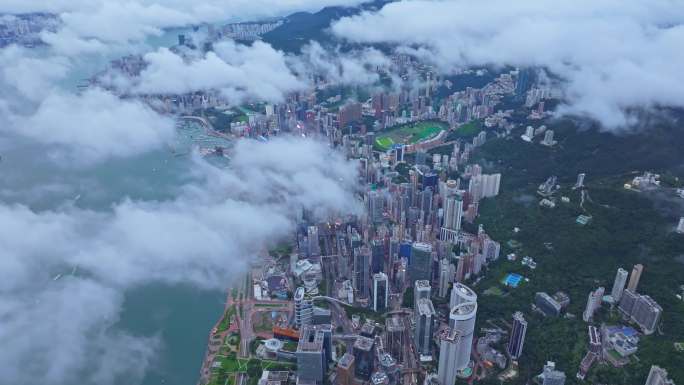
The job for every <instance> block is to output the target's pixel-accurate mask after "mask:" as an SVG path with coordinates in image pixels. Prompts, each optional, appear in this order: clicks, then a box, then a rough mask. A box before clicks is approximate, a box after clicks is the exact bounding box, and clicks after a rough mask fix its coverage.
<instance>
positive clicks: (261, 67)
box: [132, 41, 305, 102]
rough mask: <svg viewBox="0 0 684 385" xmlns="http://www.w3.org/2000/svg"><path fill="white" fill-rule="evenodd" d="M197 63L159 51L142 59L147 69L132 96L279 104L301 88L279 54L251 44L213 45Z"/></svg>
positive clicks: (135, 85) (260, 45)
mask: <svg viewBox="0 0 684 385" xmlns="http://www.w3.org/2000/svg"><path fill="white" fill-rule="evenodd" d="M214 51H215V52H208V53H206V54H205V55H204V56H203V57H200V58H199V59H189V60H184V59H183V58H182V57H180V56H179V55H176V54H175V53H173V52H171V51H169V50H168V49H166V48H161V49H159V50H157V51H155V52H150V53H148V54H146V55H145V56H144V59H145V61H146V62H147V63H148V67H147V68H146V69H145V70H143V71H142V73H141V74H140V77H139V78H136V79H133V83H134V85H133V86H132V90H133V92H136V93H145V94H179V93H186V92H193V91H201V90H207V89H214V90H220V91H221V92H222V93H223V95H224V96H226V97H228V98H229V99H230V100H231V101H233V102H239V101H241V100H242V99H244V98H247V97H249V98H255V99H261V100H268V101H281V100H282V99H283V95H284V94H285V93H287V92H291V91H294V90H298V89H302V88H304V86H305V84H304V83H303V82H301V81H300V80H299V79H297V77H295V75H294V74H293V73H292V72H291V71H290V69H289V68H288V67H287V65H286V62H285V57H284V55H283V53H282V52H280V51H276V50H274V49H273V48H272V47H271V46H270V45H268V44H265V43H262V42H255V43H254V44H252V45H251V46H246V45H241V44H236V43H234V42H232V41H226V42H221V43H218V44H216V45H215V47H214Z"/></svg>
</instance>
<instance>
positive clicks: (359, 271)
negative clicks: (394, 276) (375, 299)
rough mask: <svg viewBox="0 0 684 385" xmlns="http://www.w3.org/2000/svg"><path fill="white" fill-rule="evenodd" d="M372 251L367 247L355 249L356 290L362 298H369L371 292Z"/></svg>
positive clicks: (354, 278) (354, 277) (354, 276)
mask: <svg viewBox="0 0 684 385" xmlns="http://www.w3.org/2000/svg"><path fill="white" fill-rule="evenodd" d="M370 270H371V267H370V250H369V249H368V248H367V247H361V248H356V249H354V275H353V277H352V278H353V280H354V282H353V283H354V289H355V290H356V293H357V295H358V296H359V297H361V298H368V294H369V292H370V290H369V285H370V279H371V276H370V274H371V273H370Z"/></svg>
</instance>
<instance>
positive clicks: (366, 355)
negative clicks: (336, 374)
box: [354, 336, 374, 381]
mask: <svg viewBox="0 0 684 385" xmlns="http://www.w3.org/2000/svg"><path fill="white" fill-rule="evenodd" d="M373 345H374V340H373V339H372V338H368V337H363V336H360V337H357V338H356V341H354V365H355V369H354V373H355V374H356V377H358V378H361V379H363V380H366V381H368V380H369V379H370V376H371V373H373V363H374V357H373Z"/></svg>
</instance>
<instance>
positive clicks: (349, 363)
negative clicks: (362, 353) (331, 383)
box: [337, 353, 354, 385]
mask: <svg viewBox="0 0 684 385" xmlns="http://www.w3.org/2000/svg"><path fill="white" fill-rule="evenodd" d="M337 383H338V384H339V385H354V356H353V355H352V354H350V353H344V355H343V356H342V358H340V359H339V360H338V361H337Z"/></svg>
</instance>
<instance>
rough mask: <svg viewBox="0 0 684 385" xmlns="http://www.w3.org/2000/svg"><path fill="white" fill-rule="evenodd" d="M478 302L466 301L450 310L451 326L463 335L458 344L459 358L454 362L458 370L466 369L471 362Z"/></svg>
mask: <svg viewBox="0 0 684 385" xmlns="http://www.w3.org/2000/svg"><path fill="white" fill-rule="evenodd" d="M476 313H477V302H464V303H461V304H458V305H456V306H454V307H453V308H452V309H451V312H449V328H451V329H452V330H455V331H457V332H458V334H459V335H460V336H461V338H460V339H459V341H458V343H457V345H458V351H459V354H458V358H459V359H458V360H456V361H455V362H452V364H453V365H455V366H456V368H457V369H458V370H462V369H465V368H466V367H467V366H468V362H470V350H471V348H472V346H473V333H474V332H475V316H476Z"/></svg>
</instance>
